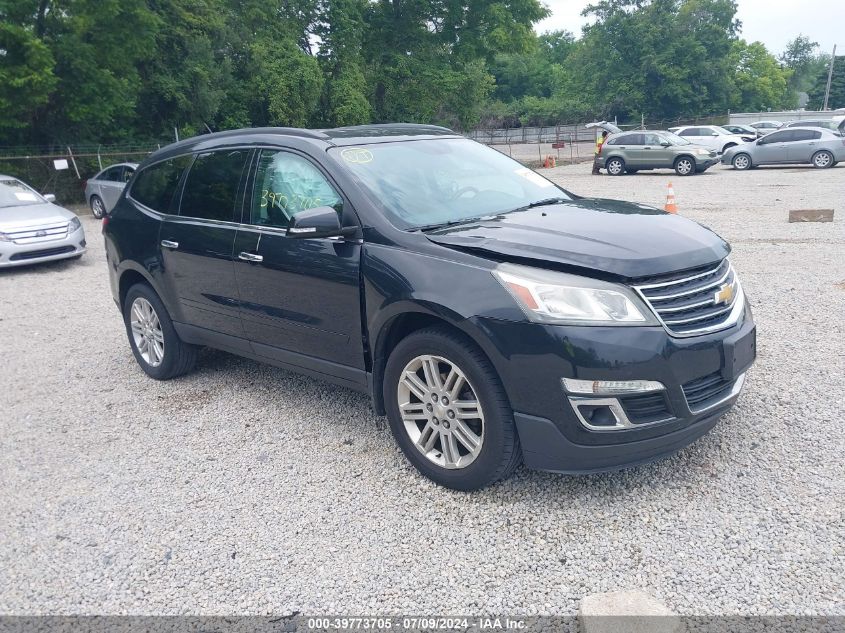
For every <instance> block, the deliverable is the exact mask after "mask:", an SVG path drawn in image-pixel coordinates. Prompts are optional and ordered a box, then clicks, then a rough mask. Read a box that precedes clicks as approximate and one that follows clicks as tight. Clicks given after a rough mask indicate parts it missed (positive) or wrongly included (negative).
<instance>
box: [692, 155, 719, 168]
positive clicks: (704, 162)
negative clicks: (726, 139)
mask: <svg viewBox="0 0 845 633" xmlns="http://www.w3.org/2000/svg"><path fill="white" fill-rule="evenodd" d="M718 162H719V157H718V156H716V157H713V158H705V159H701V160H698V159H696V161H695V165H696V167H695V168H696V170H697V171H706V170H707V169H710V168H711V167H712V166H713V165H715V164H716V163H718Z"/></svg>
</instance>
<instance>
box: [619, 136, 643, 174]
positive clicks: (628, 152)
mask: <svg viewBox="0 0 845 633" xmlns="http://www.w3.org/2000/svg"><path fill="white" fill-rule="evenodd" d="M617 145H619V146H620V147H619V149H620V150H624V153H623V154H624V158H625V166H626V167H629V168H631V169H637V168H639V167H641V166H642V165H643V135H642V134H640V133H639V132H637V133H635V134H626V135H625V136H624V137H622V138H620V139H619V142H617Z"/></svg>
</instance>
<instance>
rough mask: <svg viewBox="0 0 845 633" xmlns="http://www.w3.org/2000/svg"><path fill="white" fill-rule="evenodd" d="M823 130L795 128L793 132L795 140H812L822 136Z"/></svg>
mask: <svg viewBox="0 0 845 633" xmlns="http://www.w3.org/2000/svg"><path fill="white" fill-rule="evenodd" d="M821 135H822V133H821V132H813V131H812V130H795V131H793V132H792V140H793V141H812V140H815V139H817V138H821Z"/></svg>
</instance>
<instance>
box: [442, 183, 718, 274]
mask: <svg viewBox="0 0 845 633" xmlns="http://www.w3.org/2000/svg"><path fill="white" fill-rule="evenodd" d="M426 237H428V239H429V240H431V241H432V242H435V243H437V244H440V245H441V246H446V247H450V248H456V249H460V250H471V251H476V252H479V253H482V254H483V253H488V254H491V255H493V256H495V257H497V258H501V259H505V260H508V259H518V260H535V261H536V262H538V264H542V263H544V262H546V263H554V264H558V265H563V266H565V267H573V268H579V269H583V270H585V271H589V272H593V273H595V272H600V273H603V274H606V275H613V276H618V277H623V278H627V279H632V278H637V277H647V276H651V275H659V274H663V273H669V272H674V271H680V270H685V269H688V268H694V267H696V266H703V265H706V264H711V263H716V262H719V261H721V260H722V259H724V258H725V257H726V256H727V254H728V253H729V252H730V247H729V246H728V244H727V242H725V241H724V240H723V239H722V238H720V237H719V236H718V235H716V234H715V233H713V232H712V231H710V230H709V229H707V228H705V227H703V226H701V225H700V224H697V223H695V222H693V221H691V220H687V219H686V218H682V217H679V216H677V215H671V214H668V213H665V212H664V211H661V210H660V209H656V208H654V207H649V206H645V205H640V204H633V203H630V202H621V201H619V200H607V199H599V198H581V199H578V200H573V201H571V202H566V203H560V204H556V205H553V206H543V207H536V208H534V209H527V210H525V211H516V212H513V213H508V214H506V215H500V216H496V217H495V218H491V219H484V220H479V221H476V222H473V223H468V224H461V225H458V226H452V227H446V228H442V229H437V230H434V231H430V232H428V233H427V234H426Z"/></svg>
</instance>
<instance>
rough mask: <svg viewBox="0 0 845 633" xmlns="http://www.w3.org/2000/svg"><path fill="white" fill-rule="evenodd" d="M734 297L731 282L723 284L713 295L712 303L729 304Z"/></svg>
mask: <svg viewBox="0 0 845 633" xmlns="http://www.w3.org/2000/svg"><path fill="white" fill-rule="evenodd" d="M733 298H734V287H733V286H732V285H731V284H725V285H724V286H722V287H721V288H719V290H718V291H716V294H715V295H713V303H714V304H716V305H719V304H720V303H724V304H725V305H728V304H730V302H731V301H733Z"/></svg>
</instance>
